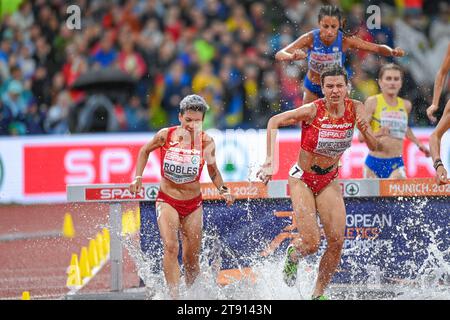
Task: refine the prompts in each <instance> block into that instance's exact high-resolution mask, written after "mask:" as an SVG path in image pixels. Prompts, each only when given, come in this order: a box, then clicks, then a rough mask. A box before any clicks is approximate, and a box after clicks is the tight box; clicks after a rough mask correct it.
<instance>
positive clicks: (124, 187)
mask: <svg viewBox="0 0 450 320" xmlns="http://www.w3.org/2000/svg"><path fill="white" fill-rule="evenodd" d="M338 182H339V183H340V185H341V189H342V195H343V196H344V198H359V197H361V198H364V197H375V198H378V197H428V196H436V197H448V196H449V195H450V185H444V186H438V185H436V184H435V182H434V179H431V178H424V179H408V180H381V179H353V180H344V179H341V180H338ZM227 185H228V186H229V188H230V189H231V192H232V193H233V194H235V195H236V199H237V200H239V199H241V200H242V199H283V198H289V186H288V182H287V180H275V181H270V182H269V183H268V184H267V186H266V185H264V184H263V183H261V182H230V183H227ZM158 190H159V184H152V183H145V184H143V188H142V189H141V191H140V192H138V193H136V194H132V193H131V192H130V191H129V185H128V184H87V185H67V187H66V192H67V201H68V202H71V203H96V202H98V203H108V204H109V228H110V237H111V240H110V241H111V249H110V262H111V282H110V288H111V291H112V292H122V291H123V281H122V280H123V265H122V252H123V247H122V243H121V233H122V219H121V218H122V204H123V203H124V202H141V201H146V202H154V201H155V199H156V196H157V193H158ZM201 192H202V195H203V199H204V200H218V199H221V196H220V195H219V192H218V190H217V189H216V188H215V186H214V185H213V184H212V183H202V184H201ZM447 199H448V198H447ZM141 228H142V226H141Z"/></svg>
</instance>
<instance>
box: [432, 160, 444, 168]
mask: <svg viewBox="0 0 450 320" xmlns="http://www.w3.org/2000/svg"><path fill="white" fill-rule="evenodd" d="M440 166H444V164H443V163H442V160H441V159H436V161H435V162H434V164H433V167H434V170H437V168H439V167H440Z"/></svg>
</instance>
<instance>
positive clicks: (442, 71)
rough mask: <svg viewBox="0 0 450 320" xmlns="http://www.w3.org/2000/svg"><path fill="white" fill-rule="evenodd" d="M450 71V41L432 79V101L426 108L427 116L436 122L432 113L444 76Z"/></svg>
mask: <svg viewBox="0 0 450 320" xmlns="http://www.w3.org/2000/svg"><path fill="white" fill-rule="evenodd" d="M449 71H450V43H449V44H448V47H447V53H446V55H445V58H444V61H442V64H441V67H440V68H439V70H438V73H437V74H436V78H435V79H434V89H433V101H432V103H431V106H429V107H428V109H427V116H428V118H429V119H430V120H431V121H433V122H436V120H437V119H436V117H435V116H434V113H435V112H436V111H437V110H438V109H439V99H440V98H441V93H442V88H443V87H444V82H445V78H446V77H447V74H448V72H449Z"/></svg>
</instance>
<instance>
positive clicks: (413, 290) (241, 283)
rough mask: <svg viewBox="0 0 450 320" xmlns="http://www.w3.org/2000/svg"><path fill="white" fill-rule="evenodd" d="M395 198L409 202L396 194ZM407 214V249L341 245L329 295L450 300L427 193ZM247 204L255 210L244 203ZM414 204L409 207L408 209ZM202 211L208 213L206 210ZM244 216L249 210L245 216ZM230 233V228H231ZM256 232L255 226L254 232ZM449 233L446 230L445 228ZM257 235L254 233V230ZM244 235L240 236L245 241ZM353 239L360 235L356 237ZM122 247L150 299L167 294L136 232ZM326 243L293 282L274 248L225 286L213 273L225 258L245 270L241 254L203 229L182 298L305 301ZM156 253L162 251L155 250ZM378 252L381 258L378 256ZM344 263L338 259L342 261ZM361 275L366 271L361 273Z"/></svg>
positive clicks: (401, 233)
mask: <svg viewBox="0 0 450 320" xmlns="http://www.w3.org/2000/svg"><path fill="white" fill-rule="evenodd" d="M398 202H399V203H403V202H405V203H406V202H407V201H404V200H403V199H398ZM409 202H412V206H410V207H408V206H406V205H405V208H406V209H408V210H410V213H411V214H410V215H409V216H406V217H405V218H403V219H402V220H400V221H398V222H397V229H396V230H397V234H398V237H402V241H403V242H404V243H405V244H406V248H407V249H408V252H399V251H398V250H397V249H398V248H397V247H395V245H393V244H392V243H390V242H377V243H378V244H377V245H376V246H374V245H370V246H369V245H367V246H353V247H350V248H347V249H344V250H343V261H342V262H344V258H345V264H346V265H347V269H349V270H351V272H350V275H349V279H350V281H349V283H345V284H339V283H333V284H332V285H330V287H329V289H328V290H327V292H326V294H328V295H329V296H330V297H331V298H332V299H343V300H346V299H399V300H402V299H405V300H414V299H428V300H429V299H450V281H449V280H450V279H449V274H450V248H449V247H445V243H443V242H442V239H443V238H444V237H447V238H448V234H445V232H446V231H445V230H446V229H445V228H443V227H442V226H439V225H436V224H435V223H432V222H430V221H429V219H427V215H426V212H425V210H426V205H427V203H428V199H427V198H411V200H409ZM410 204H411V203H410ZM247 205H248V206H247V207H246V208H247V209H248V210H250V211H252V210H258V207H257V206H253V205H251V204H250V203H249V201H248V203H247ZM411 208H412V209H411ZM205 214H209V212H208V211H207V210H206V211H205ZM247 218H249V217H248V215H247ZM447 230H448V228H447ZM229 232H232V231H231V230H229ZM255 232H256V231H255ZM447 232H448V231H447ZM254 236H255V238H257V234H256V233H255V235H254ZM244 240H245V239H243V240H242V241H244ZM356 240H361V239H360V238H358V237H357V238H356ZM122 241H123V244H124V246H125V247H126V248H127V249H128V251H129V252H130V256H131V257H132V259H133V260H134V261H135V263H136V266H137V268H138V274H139V276H140V278H141V279H143V281H144V282H145V284H146V287H147V292H149V294H148V295H147V298H148V299H170V296H169V295H168V293H167V291H166V289H165V280H164V276H163V274H162V272H161V271H158V272H154V270H158V268H159V269H160V266H158V265H157V264H158V263H157V262H155V260H152V259H150V258H148V257H147V256H146V255H145V254H144V253H143V252H142V251H141V250H140V246H139V241H137V239H136V237H134V238H131V237H127V238H123V239H122ZM323 250H324V245H322V246H321V250H320V251H319V253H318V254H317V255H314V256H310V257H307V258H305V259H303V260H301V261H300V264H299V268H298V269H299V274H298V279H297V283H296V285H295V286H294V287H288V286H286V285H285V284H284V282H283V279H282V272H281V270H282V269H283V263H284V254H283V253H278V254H277V253H274V254H272V255H270V256H268V257H266V258H263V257H262V256H261V255H260V254H259V253H258V252H255V253H254V254H252V255H251V256H250V257H246V260H247V261H251V263H250V266H251V268H252V272H253V275H254V277H253V278H252V277H242V278H241V279H240V280H236V281H234V282H231V284H228V285H226V286H223V285H220V284H218V282H217V278H218V276H219V274H220V272H221V269H222V268H223V259H225V258H226V259H228V260H231V261H232V263H233V264H234V265H236V266H237V269H238V270H240V271H241V272H242V273H244V269H245V268H244V266H243V265H242V263H241V261H242V259H241V258H242V257H240V256H238V255H237V253H236V252H235V251H233V249H232V248H230V247H229V246H228V245H227V244H226V243H224V242H223V241H221V239H220V236H219V230H218V229H217V228H214V227H211V228H209V229H208V230H205V231H204V234H203V239H202V249H201V255H200V270H201V273H200V275H199V276H198V278H197V280H196V281H195V283H194V284H193V285H192V286H190V287H189V288H188V287H186V285H185V284H184V279H182V281H181V286H180V298H181V299H194V300H203V299H213V300H215V299H220V300H233V299H242V300H253V299H261V300H267V299H272V300H279V299H282V300H292V299H295V300H303V299H310V296H311V293H312V292H313V289H314V285H315V281H316V278H317V269H318V264H319V258H320V256H321V255H322V253H323ZM158 254H161V255H162V253H161V252H159V253H158ZM379 257H383V259H382V260H380V259H379ZM399 257H401V258H404V259H403V260H402V261H401V274H399V275H397V276H399V277H395V275H394V276H392V275H389V274H386V273H385V272H384V270H386V269H388V268H389V267H390V266H392V264H395V263H398V262H397V260H396V259H398V258H399ZM343 264H344V263H341V266H342V265H343ZM362 274H364V276H362Z"/></svg>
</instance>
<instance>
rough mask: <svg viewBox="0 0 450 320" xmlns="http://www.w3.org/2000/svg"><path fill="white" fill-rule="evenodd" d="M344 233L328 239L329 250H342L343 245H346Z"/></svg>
mask: <svg viewBox="0 0 450 320" xmlns="http://www.w3.org/2000/svg"><path fill="white" fill-rule="evenodd" d="M344 240H345V239H344V235H340V234H339V235H338V234H335V235H332V236H330V237H328V239H327V246H328V249H329V250H333V251H341V250H342V246H343V245H344Z"/></svg>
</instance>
